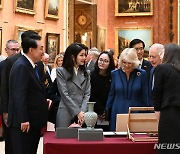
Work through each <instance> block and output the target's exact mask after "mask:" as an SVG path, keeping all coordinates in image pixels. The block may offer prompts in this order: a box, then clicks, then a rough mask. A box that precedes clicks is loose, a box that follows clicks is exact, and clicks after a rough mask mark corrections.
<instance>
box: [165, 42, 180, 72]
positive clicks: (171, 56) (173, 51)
mask: <svg viewBox="0 0 180 154" xmlns="http://www.w3.org/2000/svg"><path fill="white" fill-rule="evenodd" d="M162 63H163V64H167V63H169V64H171V65H172V66H173V67H174V68H175V69H177V70H178V71H180V46H179V45H176V44H173V43H171V44H167V45H165V53H164V57H163V61H162Z"/></svg>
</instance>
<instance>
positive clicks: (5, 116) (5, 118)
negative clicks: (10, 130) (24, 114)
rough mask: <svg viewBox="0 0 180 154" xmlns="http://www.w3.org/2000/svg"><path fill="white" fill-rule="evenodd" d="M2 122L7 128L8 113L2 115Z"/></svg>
mask: <svg viewBox="0 0 180 154" xmlns="http://www.w3.org/2000/svg"><path fill="white" fill-rule="evenodd" d="M3 120H4V123H5V125H6V126H7V127H8V124H7V120H8V113H3Z"/></svg>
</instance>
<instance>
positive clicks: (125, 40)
mask: <svg viewBox="0 0 180 154" xmlns="http://www.w3.org/2000/svg"><path fill="white" fill-rule="evenodd" d="M115 37H116V38H115V46H116V49H115V50H116V53H117V54H116V55H117V56H118V55H119V54H120V53H121V52H122V50H124V49H125V48H128V47H129V43H130V41H131V40H133V39H136V38H137V39H141V40H142V41H144V43H145V49H144V52H145V54H146V53H148V51H149V47H150V46H151V45H152V42H153V40H152V38H153V37H152V28H151V27H143V28H116V34H115Z"/></svg>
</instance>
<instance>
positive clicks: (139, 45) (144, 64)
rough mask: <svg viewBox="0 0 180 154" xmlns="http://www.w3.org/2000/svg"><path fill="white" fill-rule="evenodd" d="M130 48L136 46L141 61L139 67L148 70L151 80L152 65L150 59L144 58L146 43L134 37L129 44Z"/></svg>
mask: <svg viewBox="0 0 180 154" xmlns="http://www.w3.org/2000/svg"><path fill="white" fill-rule="evenodd" d="M129 47H130V48H135V49H136V52H137V56H138V59H139V61H140V65H139V68H141V69H143V70H145V71H146V73H147V78H148V80H149V76H150V70H151V68H152V65H151V63H150V62H149V61H147V60H145V59H144V58H143V55H144V48H145V43H144V42H143V41H142V40H140V39H133V40H132V41H131V42H130V44H129Z"/></svg>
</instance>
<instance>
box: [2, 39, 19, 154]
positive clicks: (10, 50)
mask: <svg viewBox="0 0 180 154" xmlns="http://www.w3.org/2000/svg"><path fill="white" fill-rule="evenodd" d="M5 51H6V53H7V56H8V58H10V57H11V56H13V55H15V54H17V53H18V52H19V43H18V42H17V41H16V40H8V41H7V43H6V48H5ZM8 58H6V59H5V60H3V61H1V62H0V88H1V87H2V86H4V75H5V74H4V73H5V72H4V71H3V68H4V67H5V65H6V62H7V59H8ZM1 79H2V81H3V82H2V83H1ZM8 79H9V78H8ZM8 79H7V80H8ZM6 88H8V87H6ZM3 94H4V93H3V92H1V94H0V97H1V100H0V101H1V102H0V106H1V113H2V114H3V118H2V125H3V132H4V138H5V154H12V142H11V136H10V133H9V129H8V127H7V125H6V124H7V122H6V121H7V114H6V113H7V107H5V106H4V99H3V98H4V97H2V95H3ZM4 118H5V119H6V120H5V121H4Z"/></svg>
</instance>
